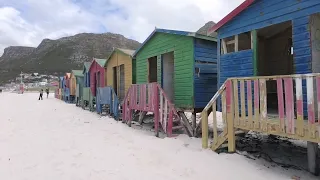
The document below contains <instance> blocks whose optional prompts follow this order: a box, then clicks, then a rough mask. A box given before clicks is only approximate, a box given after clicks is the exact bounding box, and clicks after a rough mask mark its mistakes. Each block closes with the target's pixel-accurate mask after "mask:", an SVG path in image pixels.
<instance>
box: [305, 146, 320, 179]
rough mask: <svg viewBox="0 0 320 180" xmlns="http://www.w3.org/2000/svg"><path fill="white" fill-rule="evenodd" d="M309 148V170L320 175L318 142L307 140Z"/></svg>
mask: <svg viewBox="0 0 320 180" xmlns="http://www.w3.org/2000/svg"><path fill="white" fill-rule="evenodd" d="M307 148H308V170H309V172H310V173H312V174H314V175H316V176H318V175H319V164H318V155H319V147H318V143H313V142H307Z"/></svg>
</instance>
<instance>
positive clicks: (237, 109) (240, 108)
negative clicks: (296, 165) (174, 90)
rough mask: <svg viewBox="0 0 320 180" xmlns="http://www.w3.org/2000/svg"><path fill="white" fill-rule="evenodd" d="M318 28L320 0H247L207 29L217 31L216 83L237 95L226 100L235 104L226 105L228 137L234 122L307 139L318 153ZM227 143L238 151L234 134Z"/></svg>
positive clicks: (319, 139)
mask: <svg viewBox="0 0 320 180" xmlns="http://www.w3.org/2000/svg"><path fill="white" fill-rule="evenodd" d="M319 29H320V1H319V0H308V1H295V0H286V1H283V0H272V1H271V0H245V1H244V2H243V3H242V4H241V5H240V6H238V7H237V8H236V9H234V10H233V11H232V12H231V13H229V14H228V15H227V16H226V17H224V18H223V19H222V20H221V21H220V22H218V23H217V24H216V25H214V26H213V27H211V28H210V29H209V31H208V34H212V33H218V37H217V38H218V77H219V78H218V84H219V86H221V87H222V89H223V87H227V88H226V90H225V91H221V92H220V93H222V92H226V91H227V92H226V93H228V92H229V93H230V94H229V95H230V96H229V97H233V98H234V101H233V98H227V100H226V101H225V102H226V103H229V104H228V105H226V103H222V105H223V106H224V107H226V106H227V108H228V107H233V108H234V109H233V108H232V109H230V108H229V109H228V113H229V114H232V115H233V114H234V120H235V124H234V126H231V128H230V129H228V134H226V136H227V137H233V136H234V135H233V134H229V133H230V130H232V129H234V128H240V129H247V130H253V131H258V132H264V133H267V134H276V135H278V134H281V136H284V137H290V138H296V139H303V140H307V141H309V142H308V154H309V160H310V159H312V156H313V157H315V152H316V151H318V144H317V143H319V142H320V138H316V137H315V136H313V135H311V134H313V133H316V132H315V131H314V129H313V128H311V127H312V126H314V125H315V122H316V120H315V119H319V118H320V117H317V118H316V117H315V115H316V114H318V113H317V108H315V104H317V103H314V102H316V97H317V96H319V94H320V89H319V88H316V87H319V83H317V84H315V83H313V82H316V79H319V75H316V74H308V73H319V72H320V64H319V57H320V53H319V52H320V51H319V49H320V48H319V47H320V43H319V42H320V31H319ZM293 74H295V75H293ZM300 74H302V75H300ZM306 74H308V75H306ZM241 77H242V78H241ZM228 78H232V79H229V80H228V81H227V79H228ZM232 86H233V88H231V87H232ZM316 92H317V93H316ZM315 94H318V95H315ZM212 95H213V93H212ZM212 95H211V96H212ZM218 95H220V94H216V95H215V96H218ZM318 98H319V97H318ZM211 103H216V102H215V100H214V101H212V102H211ZM231 103H233V104H231ZM210 105H212V104H208V107H209V106H210ZM252 105H253V106H252ZM318 108H319V107H318ZM222 109H223V108H222ZM230 110H234V113H232V111H230ZM205 113H206V112H204V114H205ZM252 115H254V116H252ZM270 116H272V117H279V118H278V119H277V118H271V119H270ZM232 117H233V116H232ZM295 117H296V118H297V119H295ZM202 119H204V117H203V118H202ZM246 119H248V120H249V121H248V122H246V121H245V120H246ZM284 119H286V120H285V121H284ZM304 119H306V121H304ZM307 119H308V120H309V121H307ZM226 120H227V121H228V123H231V122H232V124H233V119H231V118H226ZM318 121H319V120H318ZM259 124H260V125H259ZM270 127H279V128H270ZM314 128H316V127H314ZM204 129H206V128H205V127H204ZM301 132H302V133H301ZM231 133H232V132H231ZM204 142H206V140H204ZM215 142H223V141H221V139H216V140H215ZM311 142H313V143H311ZM314 142H316V143H314ZM228 143H229V145H230V146H229V151H230V152H233V151H235V146H233V145H234V139H230V138H228ZM219 145H221V143H220V144H214V145H213V146H212V148H213V149H217V148H218V147H219ZM204 146H206V145H204ZM309 152H313V153H309ZM314 160H315V158H313V160H311V161H309V163H311V164H309V170H310V171H311V172H315V171H316V169H317V167H315V164H316V163H315V161H314Z"/></svg>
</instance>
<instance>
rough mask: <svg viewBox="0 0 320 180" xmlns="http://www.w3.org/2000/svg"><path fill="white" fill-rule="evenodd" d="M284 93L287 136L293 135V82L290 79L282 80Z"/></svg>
mask: <svg viewBox="0 0 320 180" xmlns="http://www.w3.org/2000/svg"><path fill="white" fill-rule="evenodd" d="M284 92H285V101H286V102H285V103H286V127H287V129H286V132H287V133H289V134H294V133H295V128H294V127H295V123H294V122H295V120H294V100H293V82H292V78H284Z"/></svg>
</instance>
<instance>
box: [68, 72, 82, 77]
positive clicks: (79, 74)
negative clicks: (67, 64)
mask: <svg viewBox="0 0 320 180" xmlns="http://www.w3.org/2000/svg"><path fill="white" fill-rule="evenodd" d="M71 72H72V74H73V75H74V76H78V77H79V76H83V74H82V71H81V70H72V71H71Z"/></svg>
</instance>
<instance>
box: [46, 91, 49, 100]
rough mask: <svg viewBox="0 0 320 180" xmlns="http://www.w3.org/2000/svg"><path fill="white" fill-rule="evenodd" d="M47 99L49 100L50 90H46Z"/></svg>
mask: <svg viewBox="0 0 320 180" xmlns="http://www.w3.org/2000/svg"><path fill="white" fill-rule="evenodd" d="M46 93H47V99H48V98H49V88H47V89H46Z"/></svg>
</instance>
